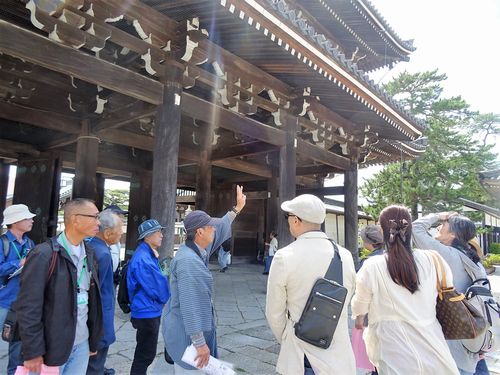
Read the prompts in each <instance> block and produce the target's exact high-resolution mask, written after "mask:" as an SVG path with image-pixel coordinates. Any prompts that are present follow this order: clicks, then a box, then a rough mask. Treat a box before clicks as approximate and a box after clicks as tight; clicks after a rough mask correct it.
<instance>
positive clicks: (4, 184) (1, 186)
mask: <svg viewBox="0 0 500 375" xmlns="http://www.w3.org/2000/svg"><path fill="white" fill-rule="evenodd" d="M9 173H10V165H9V164H7V163H5V162H4V161H3V160H0V225H1V224H2V223H3V210H5V204H6V203H7V189H8V187H9Z"/></svg>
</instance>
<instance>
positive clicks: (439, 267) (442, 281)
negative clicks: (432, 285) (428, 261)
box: [429, 250, 448, 297]
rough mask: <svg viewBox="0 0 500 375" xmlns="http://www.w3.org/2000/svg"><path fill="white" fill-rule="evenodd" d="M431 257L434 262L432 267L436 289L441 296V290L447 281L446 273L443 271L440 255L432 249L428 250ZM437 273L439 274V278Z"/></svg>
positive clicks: (444, 287)
mask: <svg viewBox="0 0 500 375" xmlns="http://www.w3.org/2000/svg"><path fill="white" fill-rule="evenodd" d="M429 252H430V254H431V257H432V261H433V262H434V268H435V269H436V290H437V291H438V293H439V296H440V297H441V295H442V293H441V291H442V290H443V289H446V287H447V285H448V283H447V282H446V273H445V272H444V266H443V261H442V260H441V256H440V255H439V254H437V253H436V252H434V251H432V250H431V251H429ZM439 274H441V279H440V278H439Z"/></svg>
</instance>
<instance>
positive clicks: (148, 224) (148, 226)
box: [137, 219, 165, 240]
mask: <svg viewBox="0 0 500 375" xmlns="http://www.w3.org/2000/svg"><path fill="white" fill-rule="evenodd" d="M163 228H165V227H162V226H161V225H160V223H159V222H158V221H157V220H155V219H149V220H146V221H145V222H143V223H142V224H141V225H139V237H137V240H142V239H144V238H145V237H147V236H149V235H150V234H153V233H154V232H157V231H159V230H162V229H163Z"/></svg>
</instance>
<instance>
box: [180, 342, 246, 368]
mask: <svg viewBox="0 0 500 375" xmlns="http://www.w3.org/2000/svg"><path fill="white" fill-rule="evenodd" d="M196 355H197V352H196V348H195V347H194V346H193V345H190V346H188V347H187V348H186V350H185V351H184V354H183V355H182V361H183V362H186V363H187V364H188V365H191V366H193V367H196V361H195V360H194V359H195V358H196ZM200 370H201V371H203V372H204V373H205V374H207V375H236V372H234V370H233V366H232V365H231V364H230V363H227V362H223V361H221V360H219V359H217V358H214V357H212V356H210V359H209V360H208V365H206V366H205V367H203V368H202V369H200Z"/></svg>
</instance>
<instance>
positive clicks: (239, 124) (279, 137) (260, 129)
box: [181, 92, 285, 146]
mask: <svg viewBox="0 0 500 375" xmlns="http://www.w3.org/2000/svg"><path fill="white" fill-rule="evenodd" d="M181 107H182V111H183V112H184V113H186V114H187V115H189V116H190V117H193V118H195V119H198V120H202V121H205V122H207V123H209V124H215V125H217V126H220V127H221V128H224V129H227V130H231V131H233V132H235V133H238V134H243V135H246V136H248V137H251V138H253V139H257V140H259V141H263V142H266V143H269V144H272V145H276V146H282V145H284V143H285V133H284V132H283V131H282V130H280V129H276V128H273V127H272V126H269V125H264V124H262V123H260V122H258V121H255V120H253V119H251V118H248V117H245V116H242V115H240V114H238V113H235V112H233V111H230V110H229V109H225V108H223V107H220V106H217V105H214V104H212V103H210V102H208V101H206V100H203V99H200V98H198V97H196V96H193V95H191V94H187V93H186V92H183V93H182V100H181Z"/></svg>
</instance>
